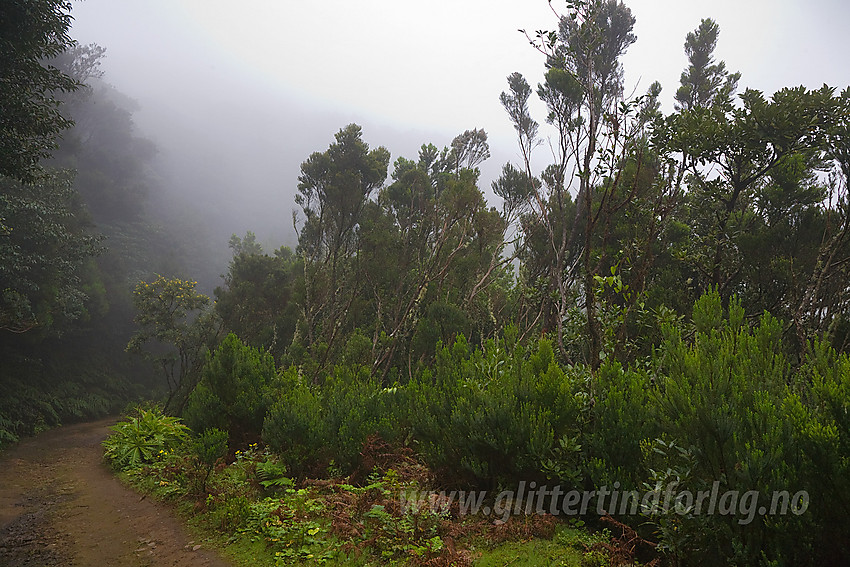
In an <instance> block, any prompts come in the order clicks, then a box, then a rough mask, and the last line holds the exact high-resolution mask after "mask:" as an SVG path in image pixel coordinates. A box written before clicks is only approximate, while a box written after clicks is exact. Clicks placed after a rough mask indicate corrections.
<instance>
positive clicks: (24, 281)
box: [0, 172, 103, 337]
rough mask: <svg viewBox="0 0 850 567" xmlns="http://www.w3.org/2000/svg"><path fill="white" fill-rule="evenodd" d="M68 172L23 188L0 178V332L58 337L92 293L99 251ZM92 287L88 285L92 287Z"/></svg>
mask: <svg viewBox="0 0 850 567" xmlns="http://www.w3.org/2000/svg"><path fill="white" fill-rule="evenodd" d="M72 179H73V176H72V175H71V174H70V173H68V172H58V173H52V174H49V175H42V176H41V178H40V179H39V181H38V182H36V183H34V184H32V185H29V186H26V185H23V184H21V183H19V182H16V181H13V180H11V179H9V178H5V179H3V178H0V220H2V225H0V237H2V238H0V293H2V296H0V331H11V332H14V333H25V332H28V331H33V330H34V329H38V330H39V333H40V334H41V336H42V337H43V336H47V335H50V334H53V335H59V334H61V333H62V332H64V331H65V330H67V328H68V324H69V323H70V322H72V321H74V320H77V319H80V318H83V317H86V316H87V315H88V308H89V307H90V305H89V299H90V298H91V297H90V296H92V295H96V294H97V291H96V290H97V289H98V286H97V285H96V282H97V277H98V276H97V272H96V270H95V269H94V268H93V265H91V258H92V257H93V256H96V255H97V254H99V253H100V252H102V250H103V249H102V248H101V246H100V244H99V242H100V238H99V237H98V236H97V235H95V234H93V233H92V232H91V227H90V226H89V223H88V222H87V221H86V219H85V215H84V214H83V212H82V210H81V206H80V204H79V202H78V201H77V199H76V194H75V192H74V190H73V189H72V188H71V184H72ZM93 284H94V285H93Z"/></svg>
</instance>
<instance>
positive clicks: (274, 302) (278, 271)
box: [215, 232, 304, 359]
mask: <svg viewBox="0 0 850 567" xmlns="http://www.w3.org/2000/svg"><path fill="white" fill-rule="evenodd" d="M250 234H252V233H250V232H249V235H250ZM235 238H238V237H235ZM247 239H248V237H246V239H245V240H247ZM231 240H232V239H231ZM244 242H245V241H244V240H243V241H242V243H243V244H244ZM257 246H258V245H257ZM303 273H304V267H303V266H302V265H301V263H300V262H299V261H298V259H297V258H296V256H295V254H294V253H293V252H292V251H291V250H290V249H289V248H286V247H281V248H280V249H278V250H275V253H274V255H272V256H269V255H266V254H261V253H251V254H249V253H246V252H244V251H243V252H240V253H238V254H235V255H234V256H233V259H232V260H231V262H230V268H229V269H228V271H227V274H226V275H225V276H224V285H223V286H221V287H217V288H216V289H215V297H216V302H215V311H216V313H217V314H218V316H219V317H221V319H222V322H223V324H224V326H225V328H226V329H227V330H229V331H233V332H235V333H236V335H237V336H239V338H240V339H242V340H244V341H245V342H246V343H247V344H249V345H251V346H253V347H258V348H263V349H265V350H266V351H267V352H269V353H271V354H272V355H274V356H275V357H277V358H278V359H280V358H281V356H283V354H284V353H285V352H286V349H287V348H288V347H289V346H290V344H291V343H292V338H293V336H294V334H295V324H296V321H297V319H298V313H297V303H296V297H295V295H296V293H297V290H296V285H297V283H301V284H303ZM299 275H301V276H302V278H301V279H299Z"/></svg>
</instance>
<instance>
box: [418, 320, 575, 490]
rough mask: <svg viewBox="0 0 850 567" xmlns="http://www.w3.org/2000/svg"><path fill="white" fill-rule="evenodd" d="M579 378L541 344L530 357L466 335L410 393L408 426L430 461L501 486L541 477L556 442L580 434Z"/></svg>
mask: <svg viewBox="0 0 850 567" xmlns="http://www.w3.org/2000/svg"><path fill="white" fill-rule="evenodd" d="M574 385H575V382H574V376H573V375H571V374H568V373H566V372H565V371H564V370H563V369H562V368H561V367H560V366H559V365H558V364H557V363H556V362H555V359H554V355H553V351H552V345H551V343H550V342H548V341H546V340H541V341H540V342H539V343H538V344H537V345H536V348H534V349H531V350H529V351H528V352H526V351H525V350H524V349H522V348H521V347H517V348H516V350H513V351H509V350H508V349H507V348H506V347H505V346H504V345H500V344H497V343H496V342H495V341H488V342H487V343H485V345H484V347H483V348H482V349H481V350H479V349H470V348H469V345H468V344H467V342H466V340H465V339H464V338H463V337H462V336H461V337H459V338H458V340H457V341H456V342H455V343H454V344H453V345H451V346H446V347H442V348H440V349H439V350H438V353H437V363H436V366H435V368H434V370H433V372H432V371H430V370H425V371H424V372H423V373H422V375H421V376H420V377H418V378H417V379H415V380H414V381H412V382H411V383H410V384H409V385H408V386H407V388H406V390H407V392H408V394H407V396H408V401H407V404H406V405H407V408H408V409H407V411H408V412H409V413H408V417H407V420H406V422H407V423H409V426H410V428H411V434H412V435H413V437H414V439H415V440H416V443H417V449H418V451H419V452H420V454H422V456H423V457H424V458H425V460H426V462H428V464H429V465H431V466H432V467H433V468H435V469H437V470H442V469H444V470H451V471H454V474H458V475H462V476H463V477H466V478H467V479H469V480H476V481H477V482H484V483H485V485H489V486H495V485H496V484H497V483H499V482H503V483H508V484H509V483H512V482H514V481H516V480H519V479H526V478H529V477H535V476H537V475H539V471H540V467H541V464H542V463H543V462H545V461H546V460H548V459H549V458H550V456H551V454H552V451H553V449H554V448H555V442H556V441H555V440H556V439H561V438H562V437H564V436H566V437H571V436H573V435H574V434H575V433H576V431H577V426H578V422H579V413H580V411H581V407H582V403H581V400H580V396H579V395H577V394H578V393H577V392H576V391H575V390H574Z"/></svg>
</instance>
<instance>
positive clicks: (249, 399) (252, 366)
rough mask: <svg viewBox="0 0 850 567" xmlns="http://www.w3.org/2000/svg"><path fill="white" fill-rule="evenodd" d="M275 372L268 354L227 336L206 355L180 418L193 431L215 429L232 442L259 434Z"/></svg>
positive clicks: (234, 336) (232, 335) (272, 361)
mask: <svg viewBox="0 0 850 567" xmlns="http://www.w3.org/2000/svg"><path fill="white" fill-rule="evenodd" d="M276 376H277V369H276V368H275V364H274V359H273V358H272V357H271V355H270V354H268V353H265V352H263V351H261V350H257V349H256V348H253V347H250V346H247V345H246V344H245V343H243V342H242V341H240V340H239V338H238V337H237V336H236V335H235V334H233V333H230V334H229V335H228V336H227V337H225V339H224V340H223V341H222V342H221V344H220V345H219V346H218V348H217V349H216V350H215V351H214V352H213V353H211V354H209V355H208V356H207V362H206V364H205V365H204V367H203V370H202V371H201V380H200V382H199V383H198V385H197V386H196V387H195V389H194V390H193V392H192V394H191V395H190V396H189V401H188V403H187V406H186V410H185V411H184V413H183V418H184V419H185V420H186V423H187V425H189V427H191V428H192V429H193V430H195V431H203V430H204V429H207V428H209V427H218V428H221V429H223V430H225V431H228V432H229V433H230V436H231V438H232V439H242V438H249V437H253V438H256V437H258V436H259V435H260V432H261V431H262V428H263V420H264V418H265V416H266V411H267V410H268V405H269V396H270V393H269V388H270V387H271V386H272V385H273V383H274V380H275V377H276Z"/></svg>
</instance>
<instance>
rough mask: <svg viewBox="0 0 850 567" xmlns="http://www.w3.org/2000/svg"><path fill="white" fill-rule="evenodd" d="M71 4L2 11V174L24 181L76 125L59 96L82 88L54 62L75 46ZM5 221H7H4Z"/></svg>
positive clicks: (41, 0)
mask: <svg viewBox="0 0 850 567" xmlns="http://www.w3.org/2000/svg"><path fill="white" fill-rule="evenodd" d="M70 12H71V3H70V2H67V1H65V0H9V1H7V2H3V5H2V7H0V37H2V38H3V41H2V45H0V175H2V176H8V177H11V178H12V179H17V180H20V181H24V182H32V181H34V180H35V179H36V178H37V176H38V174H39V173H40V169H39V161H40V160H43V159H45V158H47V157H49V156H50V152H51V150H53V149H55V148H56V145H57V139H58V137H59V134H60V133H61V132H62V131H63V130H65V129H66V128H68V126H70V125H71V121H69V120H68V119H67V118H66V117H65V116H63V114H62V113H61V112H60V110H59V106H60V102H59V100H58V99H57V93H58V92H70V91H73V90H75V89H77V88H78V87H79V86H80V85H79V83H78V82H77V81H75V80H74V79H73V78H72V77H70V76H68V75H67V74H65V73H63V72H62V71H60V70H59V69H57V68H56V67H54V66H53V65H50V64H49V63H48V61H49V60H50V59H51V58H52V57H56V56H57V55H59V54H61V53H62V52H63V51H65V50H66V49H68V47H70V46H71V44H72V40H71V38H70V37H69V35H68V30H69V29H70V27H71V14H70ZM0 218H2V217H0Z"/></svg>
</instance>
